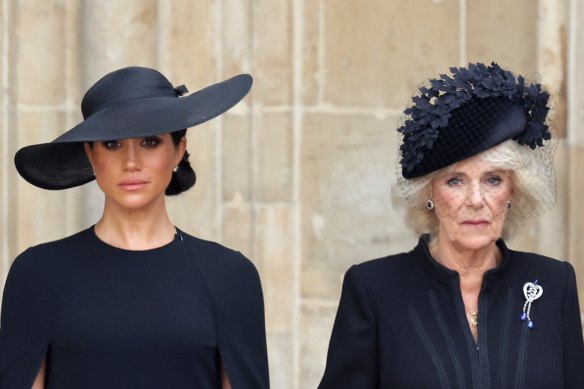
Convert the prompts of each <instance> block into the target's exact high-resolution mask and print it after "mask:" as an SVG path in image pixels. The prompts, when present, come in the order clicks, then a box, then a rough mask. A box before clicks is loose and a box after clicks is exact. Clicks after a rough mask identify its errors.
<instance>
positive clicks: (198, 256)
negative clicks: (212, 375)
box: [189, 239, 270, 389]
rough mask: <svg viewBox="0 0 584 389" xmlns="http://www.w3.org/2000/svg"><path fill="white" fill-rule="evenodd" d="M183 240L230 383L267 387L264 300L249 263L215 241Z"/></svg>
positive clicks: (238, 388)
mask: <svg viewBox="0 0 584 389" xmlns="http://www.w3.org/2000/svg"><path fill="white" fill-rule="evenodd" d="M189 242H190V244H189V251H190V252H191V255H192V256H193V257H194V258H195V262H196V263H197V265H198V267H199V269H200V271H201V273H202V275H203V278H204V279H205V281H206V284H207V288H208V289H209V294H210V296H211V299H212V301H213V313H214V316H215V320H216V327H217V336H218V339H219V352H220V354H221V358H222V360H223V364H224V366H225V371H226V372H227V376H228V378H229V382H230V384H231V386H232V387H233V389H268V388H269V387H270V383H269V372H268V356H267V346H266V330H265V317H264V300H263V294H262V287H261V283H260V278H259V275H258V272H257V270H256V268H255V266H254V265H253V264H252V262H251V261H249V260H248V259H247V258H245V257H244V256H243V255H242V254H241V253H239V252H235V251H231V250H229V249H225V248H224V247H222V246H220V245H218V244H214V243H210V242H206V243H204V244H198V243H197V240H191V239H189ZM199 242H200V241H199Z"/></svg>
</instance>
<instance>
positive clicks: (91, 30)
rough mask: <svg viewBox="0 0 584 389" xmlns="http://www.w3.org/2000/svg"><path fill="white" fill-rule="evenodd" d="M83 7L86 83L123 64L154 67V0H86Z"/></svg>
mask: <svg viewBox="0 0 584 389" xmlns="http://www.w3.org/2000/svg"><path fill="white" fill-rule="evenodd" d="M83 10H84V15H83V23H82V26H83V30H84V31H85V34H84V37H85V39H84V41H83V46H84V48H85V51H84V56H83V57H84V65H85V67H86V69H85V70H86V71H85V74H86V79H85V80H84V82H85V83H86V86H87V87H89V86H90V85H92V84H93V83H94V82H95V81H97V80H98V79H99V78H101V77H102V76H103V75H105V74H106V73H108V72H110V71H112V70H115V69H118V68H121V67H124V66H130V65H139V66H149V67H156V62H157V55H156V54H157V49H156V47H157V27H158V26H157V11H158V8H157V1H156V0H124V1H121V0H111V1H100V0H87V1H85V3H84V8H83Z"/></svg>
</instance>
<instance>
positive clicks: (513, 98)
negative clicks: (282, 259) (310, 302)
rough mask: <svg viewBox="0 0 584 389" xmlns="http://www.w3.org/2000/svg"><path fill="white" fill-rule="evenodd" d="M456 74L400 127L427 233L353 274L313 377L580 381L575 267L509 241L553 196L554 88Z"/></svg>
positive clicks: (391, 383) (338, 387)
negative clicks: (320, 369) (320, 371)
mask: <svg viewBox="0 0 584 389" xmlns="http://www.w3.org/2000/svg"><path fill="white" fill-rule="evenodd" d="M451 72H452V75H441V76H440V78H438V79H433V80H430V83H429V85H427V86H424V87H422V88H420V90H419V93H418V94H417V95H416V96H414V97H413V99H412V100H413V105H412V106H411V107H410V108H408V109H407V110H406V111H405V112H404V113H405V121H404V123H403V126H401V127H400V128H399V132H400V133H401V134H402V135H403V141H402V143H401V146H400V156H401V160H400V168H401V169H400V171H399V173H398V180H397V183H396V184H395V186H394V187H393V193H392V194H393V202H394V205H396V206H399V207H402V208H404V209H405V211H406V224H407V225H408V226H409V227H411V229H412V230H413V231H414V232H415V233H416V234H419V235H420V239H419V242H418V244H417V246H416V247H415V248H414V249H413V250H412V251H410V252H407V253H402V254H397V255H392V256H388V257H385V258H381V259H377V260H373V261H369V262H365V263H362V264H359V265H356V266H353V267H352V268H351V269H349V271H348V272H347V273H346V275H345V279H344V282H343V291H342V295H341V300H340V304H339V308H338V313H337V317H336V320H335V324H334V328H333V332H332V337H331V341H330V346H329V351H328V360H327V365H326V370H325V373H324V376H323V378H322V381H321V383H320V386H319V389H354V388H359V389H381V388H384V389H385V388H408V389H411V388H442V389H446V388H468V389H471V388H472V389H492V388H531V389H535V388H542V389H543V388H546V389H547V388H572V389H577V388H584V344H583V341H582V325H581V321H580V311H579V305H578V293H577V291H576V280H575V273H574V269H573V267H572V266H571V265H570V264H569V263H567V262H560V261H557V260H555V259H551V258H546V257H543V256H540V255H537V254H533V253H524V252H518V251H514V250H511V249H509V248H507V246H506V244H505V241H504V239H506V238H508V237H509V236H511V235H512V234H513V232H514V231H517V230H518V229H521V228H526V227H527V228H529V227H528V225H529V221H528V217H532V216H535V215H537V214H539V213H541V212H543V211H544V210H546V209H549V208H550V207H552V206H553V205H554V203H555V199H556V189H555V173H554V167H553V151H554V140H553V139H551V138H552V137H551V135H552V134H551V133H550V131H549V128H548V124H547V123H546V121H547V120H546V119H547V115H548V105H547V103H548V98H549V95H548V93H547V92H546V91H545V90H543V89H542V88H541V85H539V84H536V83H534V84H529V85H528V84H526V83H525V81H524V79H523V77H521V76H518V77H515V76H514V75H513V74H512V73H511V72H509V71H506V70H503V69H502V68H500V67H499V66H498V65H496V64H494V63H493V64H491V65H490V66H487V65H484V64H470V65H469V66H468V67H467V68H452V69H451Z"/></svg>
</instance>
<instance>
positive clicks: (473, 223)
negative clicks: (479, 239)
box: [462, 220, 489, 227]
mask: <svg viewBox="0 0 584 389" xmlns="http://www.w3.org/2000/svg"><path fill="white" fill-rule="evenodd" d="M462 224H466V225H468V226H474V227H482V226H486V225H488V224H489V222H488V221H487V220H465V221H463V222H462Z"/></svg>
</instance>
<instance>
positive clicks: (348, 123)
mask: <svg viewBox="0 0 584 389" xmlns="http://www.w3.org/2000/svg"><path fill="white" fill-rule="evenodd" d="M395 123H396V118H395V117H388V118H385V119H378V118H375V117H371V116H367V115H318V114H315V115H306V118H305V122H304V131H303V137H302V155H301V188H302V191H301V201H302V240H303V247H302V249H303V250H302V256H303V263H302V271H303V273H302V295H303V296H310V297H319V298H329V299H334V298H336V295H337V292H338V290H339V288H340V281H341V277H342V274H343V273H344V272H345V271H346V270H347V268H349V267H350V266H351V265H352V264H354V263H358V262H362V261H364V260H367V259H372V258H375V257H379V256H384V255H388V254H390V253H395V252H398V251H400V250H405V249H408V248H409V247H410V246H411V245H412V244H413V243H414V242H415V241H414V240H413V236H412V234H411V233H410V232H409V231H407V230H406V229H405V227H404V224H403V221H402V218H401V216H400V215H399V214H398V213H397V212H395V211H394V210H393V209H392V206H391V201H390V186H391V184H392V183H393V181H394V180H395V170H394V168H393V167H392V166H393V164H394V163H395V161H396V159H397V157H396V155H397V154H396V153H397V144H396V142H397V135H396V134H397V132H396V131H395V130H394V128H395V126H396V124H395Z"/></svg>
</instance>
